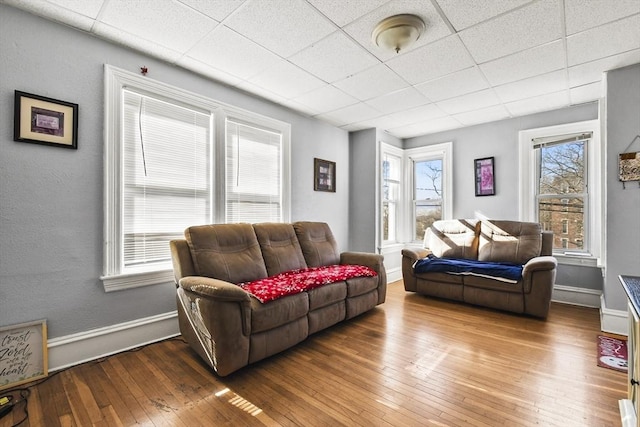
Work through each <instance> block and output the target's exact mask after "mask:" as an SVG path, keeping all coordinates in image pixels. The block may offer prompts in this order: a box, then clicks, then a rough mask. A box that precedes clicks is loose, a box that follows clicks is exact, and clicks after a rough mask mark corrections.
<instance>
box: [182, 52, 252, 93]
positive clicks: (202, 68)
mask: <svg viewBox="0 0 640 427" xmlns="http://www.w3.org/2000/svg"><path fill="white" fill-rule="evenodd" d="M177 64H178V65H179V66H181V67H184V68H186V69H187V70H191V71H194V72H196V73H198V74H201V75H203V76H205V77H208V78H211V79H214V80H217V81H219V82H222V83H225V84H228V85H231V86H235V85H237V84H238V83H240V82H242V79H240V78H239V77H237V76H235V75H231V74H228V73H225V72H224V71H220V70H217V69H215V68H213V67H212V66H210V65H209V64H205V63H203V62H200V61H198V60H195V59H193V58H189V57H188V56H185V57H182V58H180V59H179V60H178V62H177Z"/></svg>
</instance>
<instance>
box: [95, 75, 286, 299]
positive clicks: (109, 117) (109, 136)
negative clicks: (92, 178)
mask: <svg viewBox="0 0 640 427" xmlns="http://www.w3.org/2000/svg"><path fill="white" fill-rule="evenodd" d="M104 70H105V72H104V93H105V101H104V116H105V117H104V229H103V235H104V255H103V275H102V276H101V277H100V279H101V280H102V282H103V285H104V289H105V291H106V292H110V291H116V290H122V289H129V288H136V287H140V286H148V285H155V284H163V283H167V282H171V281H173V279H174V276H173V268H172V267H171V265H169V264H168V265H166V267H164V266H163V267H162V268H159V267H157V266H156V267H153V268H149V267H146V268H141V269H125V268H124V267H123V254H122V246H123V242H122V240H123V234H122V226H123V224H122V208H123V206H122V194H123V193H122V192H123V188H122V187H123V170H122V167H123V162H122V160H123V150H122V141H121V134H122V120H121V118H122V91H123V89H124V88H132V89H135V90H136V91H137V92H139V93H148V94H149V95H150V96H154V97H157V98H160V99H163V98H164V99H166V100H169V101H171V102H174V103H177V104H185V105H189V106H193V107H196V108H200V109H202V110H203V111H208V112H211V113H213V115H214V118H215V123H214V130H215V135H214V141H213V145H214V147H213V167H214V169H215V170H214V173H213V177H212V179H213V183H212V188H213V189H214V195H213V200H212V202H213V204H214V209H213V210H212V216H213V217H212V219H211V222H214V223H216V222H218V223H219V222H224V220H225V120H226V118H227V117H232V118H237V119H240V120H243V121H245V122H249V123H254V124H256V125H258V126H262V127H265V128H269V129H275V130H278V131H279V132H281V133H282V220H283V221H284V222H288V221H290V218H291V125H290V124H288V123H284V122H281V121H279V120H275V119H271V118H269V117H265V116H261V115H259V114H256V113H252V112H249V111H246V110H243V109H240V108H237V107H233V106H230V105H227V104H224V103H221V102H218V101H215V100H212V99H210V98H207V97H204V96H201V95H198V94H195V93H192V92H189V91H186V90H183V89H180V88H177V87H175V86H172V85H169V84H166V83H162V82H159V81H156V80H153V79H150V78H148V77H144V76H141V75H138V74H135V73H131V72H129V71H125V70H122V69H119V68H116V67H113V66H111V65H108V64H106V65H105V67H104Z"/></svg>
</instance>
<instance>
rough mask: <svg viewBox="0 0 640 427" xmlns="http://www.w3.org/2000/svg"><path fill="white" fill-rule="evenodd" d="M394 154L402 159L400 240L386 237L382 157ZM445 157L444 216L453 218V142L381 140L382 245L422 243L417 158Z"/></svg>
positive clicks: (398, 233) (443, 160) (380, 228)
mask: <svg viewBox="0 0 640 427" xmlns="http://www.w3.org/2000/svg"><path fill="white" fill-rule="evenodd" d="M387 152H388V153H390V154H393V155H394V156H397V157H400V158H401V159H402V166H401V173H402V176H401V183H400V200H399V202H398V205H399V206H398V218H399V223H398V230H397V239H396V241H382V202H383V198H382V159H383V157H384V154H385V153H387ZM434 158H442V167H443V172H442V193H443V195H442V199H443V202H442V218H443V219H450V218H452V216H453V143H452V142H443V143H439V144H433V145H425V146H423V147H417V148H408V149H402V148H398V147H396V146H393V145H390V144H388V143H385V142H384V141H380V154H379V161H378V165H377V169H378V170H379V174H378V175H379V179H378V195H379V198H378V200H379V202H378V203H376V209H377V211H378V212H379V214H378V215H377V218H378V224H377V229H378V230H379V231H378V232H379V234H380V237H379V239H380V244H379V247H380V249H386V248H390V247H392V246H398V245H418V244H419V245H422V241H421V240H414V239H413V237H414V234H415V230H414V229H413V227H414V224H415V218H414V216H415V210H414V209H413V208H412V207H413V194H412V193H413V181H414V180H413V168H412V163H413V162H414V161H421V160H429V159H434Z"/></svg>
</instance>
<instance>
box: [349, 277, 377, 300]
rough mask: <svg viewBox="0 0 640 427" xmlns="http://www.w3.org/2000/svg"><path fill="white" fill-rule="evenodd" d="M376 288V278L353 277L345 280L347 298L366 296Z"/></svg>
mask: <svg viewBox="0 0 640 427" xmlns="http://www.w3.org/2000/svg"><path fill="white" fill-rule="evenodd" d="M377 287H378V278H377V277H354V278H352V279H348V280H347V297H349V298H351V297H356V296H358V295H363V294H366V293H367V292H370V291H372V290H374V289H376V288H377Z"/></svg>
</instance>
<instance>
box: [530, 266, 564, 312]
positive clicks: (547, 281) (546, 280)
mask: <svg viewBox="0 0 640 427" xmlns="http://www.w3.org/2000/svg"><path fill="white" fill-rule="evenodd" d="M557 265H558V261H556V259H555V258H554V257H552V256H540V257H535V258H532V259H530V260H529V261H528V262H527V263H526V264H525V265H524V268H523V270H522V280H523V287H524V289H523V291H524V305H525V307H524V308H525V313H527V314H531V315H533V316H538V317H542V318H546V317H547V315H548V313H549V306H550V304H551V296H552V293H553V285H554V283H555V280H556V267H557Z"/></svg>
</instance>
